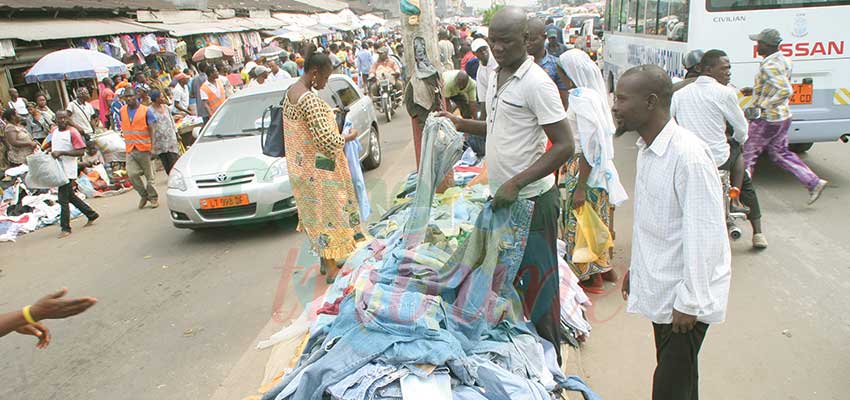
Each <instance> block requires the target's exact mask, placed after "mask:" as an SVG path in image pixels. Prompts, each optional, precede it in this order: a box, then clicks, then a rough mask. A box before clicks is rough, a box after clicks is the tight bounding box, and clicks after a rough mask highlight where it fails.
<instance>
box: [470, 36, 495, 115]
mask: <svg viewBox="0 0 850 400" xmlns="http://www.w3.org/2000/svg"><path fill="white" fill-rule="evenodd" d="M472 51H473V52H475V57H478V74H477V76H476V77H475V81H476V84H477V86H476V90H477V91H478V101H479V102H482V103H483V102H484V101H485V99H486V98H487V88H488V87H489V86H490V76H492V75H493V74H494V73H495V71H496V69H497V68H499V63H498V62H496V58H495V57H492V55H491V54H490V45H489V44H487V41H486V40H484V39H480V38H479V39H475V40H473V41H472ZM480 110H481V112H480V114H481V120H482V121H483V120H486V119H487V107H480Z"/></svg>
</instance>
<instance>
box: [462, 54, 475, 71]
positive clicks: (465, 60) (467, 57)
mask: <svg viewBox="0 0 850 400" xmlns="http://www.w3.org/2000/svg"><path fill="white" fill-rule="evenodd" d="M473 57H475V53H473V52H471V51H469V52H467V53H466V54H464V55H463V58H461V59H460V69H461V70H464V71H465V70H466V63H468V62H469V60H471V59H472V58H473Z"/></svg>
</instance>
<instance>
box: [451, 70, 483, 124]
mask: <svg viewBox="0 0 850 400" xmlns="http://www.w3.org/2000/svg"><path fill="white" fill-rule="evenodd" d="M475 85H476V84H475V81H474V80H472V79H470V78H469V74H467V73H466V71H462V70H454V71H446V72H443V96H445V98H446V99H449V100H450V101H451V102H452V104H450V105H449V112H452V111H453V110H454V109H455V108H460V115H462V116H463V117H464V118H475V114H476V113H477V110H478V106H477V103H478V94H477V92H478V89H477V87H476V86H475Z"/></svg>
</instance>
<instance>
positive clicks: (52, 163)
mask: <svg viewBox="0 0 850 400" xmlns="http://www.w3.org/2000/svg"><path fill="white" fill-rule="evenodd" d="M27 166H29V169H30V171H29V173H28V174H27V177H26V179H25V183H26V184H27V187H28V188H30V189H50V188H55V187H59V186H63V185H65V184H67V183H68V177H67V176H65V171H64V169H63V168H62V165H61V164H60V163H59V160H57V159H55V158H53V156H51V155H50V154H47V153H44V152H41V151H39V152H35V153H33V154H32V155H30V156H27Z"/></svg>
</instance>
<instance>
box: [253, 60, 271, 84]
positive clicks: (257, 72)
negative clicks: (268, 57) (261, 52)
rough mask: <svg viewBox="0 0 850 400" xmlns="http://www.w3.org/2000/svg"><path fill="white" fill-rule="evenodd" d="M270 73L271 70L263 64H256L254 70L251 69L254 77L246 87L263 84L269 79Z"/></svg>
mask: <svg viewBox="0 0 850 400" xmlns="http://www.w3.org/2000/svg"><path fill="white" fill-rule="evenodd" d="M270 73H271V70H270V69H268V68H266V67H265V66H263V65H258V66H256V67H254V70H253V71H251V74H252V75H253V76H254V79H251V82H250V83H248V86H247V87H255V86H261V85H264V84H265V83H266V81H267V80H268V81H270V80H271V78H269V74H270Z"/></svg>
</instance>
